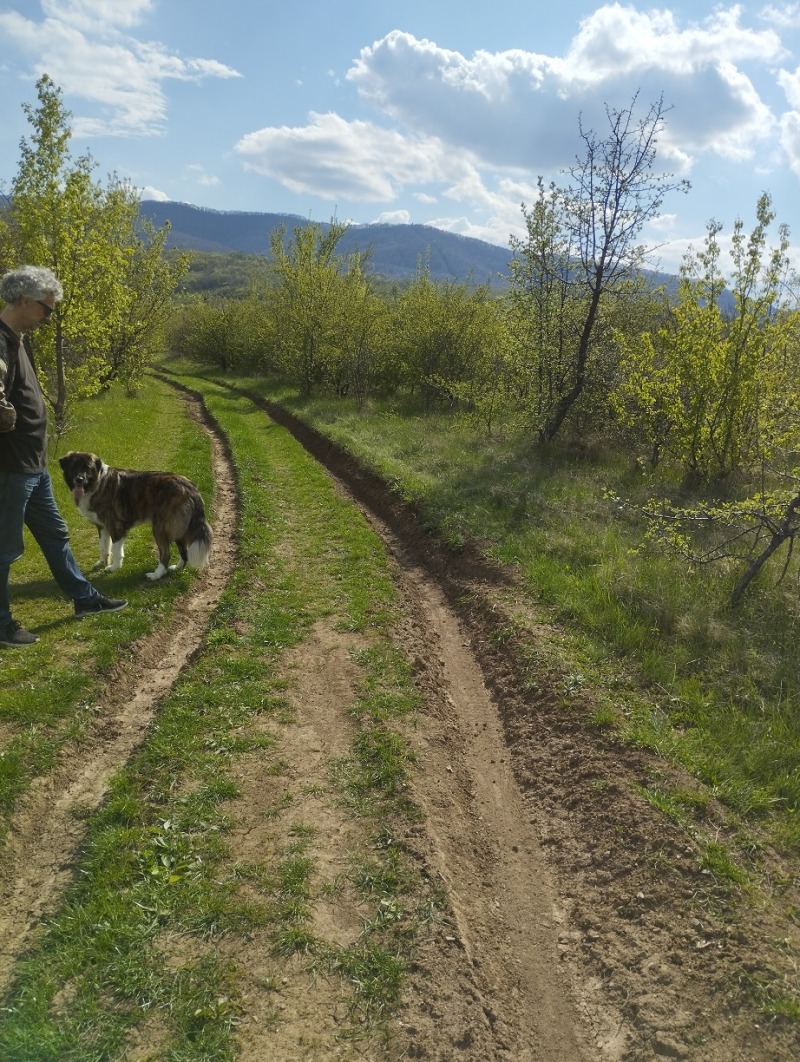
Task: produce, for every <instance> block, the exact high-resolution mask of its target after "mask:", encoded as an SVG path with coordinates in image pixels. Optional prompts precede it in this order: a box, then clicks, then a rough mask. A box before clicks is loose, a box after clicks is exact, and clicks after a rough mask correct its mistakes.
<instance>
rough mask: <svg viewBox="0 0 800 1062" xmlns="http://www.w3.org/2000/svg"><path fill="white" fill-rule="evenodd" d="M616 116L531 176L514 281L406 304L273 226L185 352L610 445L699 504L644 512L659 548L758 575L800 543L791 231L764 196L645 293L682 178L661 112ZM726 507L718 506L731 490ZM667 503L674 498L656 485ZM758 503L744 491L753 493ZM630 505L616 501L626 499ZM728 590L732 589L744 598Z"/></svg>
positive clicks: (328, 249) (358, 269)
mask: <svg viewBox="0 0 800 1062" xmlns="http://www.w3.org/2000/svg"><path fill="white" fill-rule="evenodd" d="M637 110H638V100H637V99H636V98H634V100H633V101H632V103H631V106H630V107H629V108H627V109H623V110H612V109H610V108H607V110H606V117H607V127H606V128H605V129H604V130H602V131H597V130H586V129H584V128H583V127H581V130H580V132H581V139H582V144H583V150H582V155H581V157H579V158H578V159H576V162H575V164H574V165H573V166H572V167H571V168H570V169H569V170H568V171H567V173H566V177H567V181H566V183H565V184H564V185H563V186H559V185H556V184H550V185H549V186H548V185H545V183H544V182H543V181H542V180H541V179H540V181H539V186H538V194H537V196H536V198H535V201H534V202H533V203H532V204H530V205H528V204H522V212H523V216H524V220H525V230H526V235H525V236H524V237H523V238H512V239H511V241H510V256H509V273H508V277H507V282H508V283H507V288H506V289H505V290H504V291H503V292H502V293H501V294H498V293H497V292H496V291H490V290H488V289H487V288H485V287H474V286H470V285H467V284H454V283H435V282H433V281H432V280H431V277H430V274H429V271H428V269H427V267H426V263H425V262H424V260H423V261H420V264H419V268H418V273H417V276H416V279H415V280H414V281H413V282H411V283H410V284H408V285H407V286H405V287H403V288H401V289H400V290H396V291H393V292H387V291H386V290H385V289H383V290H382V289H381V287H380V285H379V283H378V282H377V278H373V277H371V276H370V274H369V270H368V259H369V256H368V252H365V253H364V254H363V255H358V256H355V257H346V256H343V255H341V254H340V253H339V252H338V249H337V248H338V244H339V242H340V241H341V238H342V236H343V235H344V233H345V232H346V227H345V226H344V225H342V224H339V223H337V222H333V223H332V224H331V225H330V226H314V225H311V226H307V227H303V228H298V229H296V230H294V232H293V233H291V234H289V233H287V232H286V231H281V232H278V233H276V234H275V235H274V236H273V238H272V241H271V245H270V248H269V251H270V253H269V256H268V257H266V258H265V260H264V265H263V282H261V283H259V284H258V285H257V290H256V287H255V286H254V289H253V290H252V291H251V292H250V294H249V295H248V296H247V297H246V298H244V299H242V300H236V301H232V300H224V299H223V300H219V301H218V302H215V301H213V299H204V300H200V301H199V302H193V303H192V304H191V306H190V307H189V308H188V309H187V316H186V318H185V319H183V318H182V316H181V314H180V312H179V313H178V315H177V318H176V332H175V337H176V345H177V347H178V348H179V350H180V351H181V352H182V353H184V354H187V355H190V356H192V357H193V358H195V359H198V360H200V361H202V362H206V363H210V364H214V365H216V366H218V367H219V368H221V369H223V370H232V371H236V372H241V371H247V372H258V373H262V374H273V375H276V376H279V377H280V378H281V379H282V380H283V381H285V382H286V383H287V384H289V385H290V386H292V387H294V388H296V389H297V391H298V393H299V394H300V395H302V396H311V395H315V394H317V395H319V394H329V395H335V396H340V397H343V396H349V397H350V398H352V399H355V400H356V402H357V404H359V405H363V403H365V402H366V401H367V400H369V399H370V398H380V397H386V396H391V395H395V396H397V395H404V396H405V397H406V398H410V399H413V400H415V401H416V402H417V403H418V406H419V408H420V410H421V411H422V412H423V413H424V411H425V410H426V409H431V408H437V409H441V408H442V407H444V408H448V409H452V410H453V412H454V414H456V415H460V416H464V417H469V418H471V419H472V421H473V422H474V423H475V425H476V426H478V427H479V429H480V430H481V431H483V432H486V433H489V434H490V433H493V432H498V431H503V432H506V433H514V434H516V435H518V436H519V438H520V440H521V444H523V445H528V446H530V447H537V446H538V447H548V446H550V445H551V444H553V442H554V441H555V440H556V439H568V438H569V437H571V436H572V437H574V436H579V437H580V438H581V439H587V438H592V437H594V438H602V439H603V440H604V441H609V440H611V441H612V442H613V441H616V444H617V445H618V446H619V447H622V448H624V450H625V451H626V452H629V453H631V454H632V455H633V456H634V457H635V459H636V461H637V462H638V463H639V465H640V467H641V468H642V469H643V470H646V472H647V474H650V475H653V476H655V477H656V478H654V481H653V482H654V484H655V483H657V482H658V479H657V470H659V469H662V470H663V472H664V475H665V476H667V475H668V476H669V477H670V481H671V482H673V483H674V481H675V479H676V477H678V478H679V479H682V480H683V482H684V484H686V485H689V486H691V487H692V489H693V490H694V491H695V494H696V497H699V498H701V499H702V503H699V502H693V503H692V504H689V505H687V506H684V507H680V506H677V505H673V504H671V503H669V502H668V501H667V500H666V499H665V496H664V494H662V495H661V496H659V494H658V493H656V496H655V497H654V499H653V502H652V504H651V505H649V506H646V507H645V508H644V509H642V508H641V507H640V512H643V513H644V515H645V516H646V518H647V520H648V522H649V525H650V536H651V537H652V538H654V539H657V540H658V541H659V542H660V543H662V544H663V545H666V546H668V547H669V548H671V549H677V550H679V551H681V552H682V553H684V554H685V555H686V556H687V558H688V559H689V560H690V561H691V562H693V563H701V562H705V561H710V560H712V559H715V558H717V557H730V556H735V557H738V558H740V559H741V560H742V561H743V562H744V563H745V565H746V572H749V573H750V575H749V576H747V577H746V578H745V577H744V576H743V578H744V579H745V582H744V585H746V582H747V579H749V578H750V577H752V574H754V573H755V571H757V570H758V568H759V567H760V565H761V564H763V563H764V560H765V559H766V557H765V556H764V553H765V550H767V549H768V550H769V551H770V552H769V554H768V555H771V553H772V552H775V550H776V549H777V548H778V547H779V546H780V545H782V544H783V543H784V542H786V543H788V544H789V546H791V545H792V543H793V539H794V535H795V533H796V532H797V531H800V520H798V518H797V516H796V513H797V510H798V507H800V502H799V501H798V485H800V480H799V479H797V478H796V475H797V459H798V455H800V433H799V432H798V429H799V428H800V420H799V418H798V413H797V410H798V390H799V384H800V343H798V340H799V339H800V316H798V312H797V303H796V290H797V285H796V283H795V278H794V276H793V274H792V270H791V269H790V264H789V259H788V248H789V234H788V232H787V230H786V229H785V227H783V226H779V227H778V228H777V233H776V236H775V237H771V227H772V226H773V224H774V222H775V217H774V212H773V210H772V204H771V200H770V197H769V195H768V194H766V193H765V194H763V195H762V196H761V198H760V199H759V201H758V203H757V204H756V208H755V224H754V226H753V228H752V229H751V230H750V231H749V232H748V231H747V230H746V227H745V223H744V222H743V221H742V220H741V219H737V220H736V221H735V223H734V225H733V231H732V232H731V233H730V235H729V238H728V240H727V243H728V245H729V252H728V253H727V255H726V254H723V246H724V242H725V241H724V233H723V228H722V225H721V224H720V223H719V222H717V221H714V220H712V221H710V222H709V224H708V229H707V235H706V239H705V242H704V245H703V246H702V247H701V248H698V249H695V250H693V251H691V252H690V253H689V254H688V255H687V256H686V258H685V260H684V263H683V267H682V270H681V274H680V277H679V280H678V285H677V291H672V292H666V291H664V290H660V289H657V288H655V287H654V286H653V284H652V283H651V282H650V281H649V280H648V274H647V272H646V263H647V260H648V248H646V247H645V246H643V245H642V243H641V236H642V232H643V229H644V227H645V225H646V224H647V223H648V222H649V221H651V220H652V219H653V218H654V217H656V216H657V214H658V213H659V211H660V209H661V206H662V203H663V200H664V197H665V196H666V195H668V194H671V193H676V192H686V191H688V185H687V184H686V183H685V182H683V181H679V180H675V179H673V177H672V175H670V174H665V173H660V172H658V171H657V169H656V167H655V162H656V146H657V141H658V136H659V133H660V131H661V129H662V127H663V124H664V120H665V108H664V105H663V101H662V100H659V101H658V102H656V103H655V104H653V105H651V106H650V107H649V109H647V110H646V112H645V113H644V114H643V115H642V116H641V117H639V116H637ZM734 481H735V482H736V483H737V484H740V485H742V484H743V485H744V487H745V490H744V494H743V493H742V491H741V490H738V493H737V494H736V500H735V501H724V500H723V501H721V502H720V501H718V500H717V495H718V494H720V495H728V494H730V492H731V484H732V483H733V482H734ZM664 493H666V492H664ZM745 495H746V497H745ZM619 503H620V504H622V505H624V504H625V501H624V499H619ZM744 585H740V586H739V587H737V591H736V593H735V594H734V598H735V599H738V596H740V595H741V592H743V589H744Z"/></svg>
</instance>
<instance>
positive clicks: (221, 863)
mask: <svg viewBox="0 0 800 1062" xmlns="http://www.w3.org/2000/svg"><path fill="white" fill-rule="evenodd" d="M192 382H193V384H194V385H196V386H197V387H198V388H201V389H202V390H203V392H204V394H205V400H206V402H207V405H208V407H209V409H210V411H211V412H212V414H213V415H214V417H215V418H216V420H217V421H218V422H219V423H220V424H222V425H223V426H224V429H225V431H226V433H227V437H228V440H229V443H230V446H231V450H232V453H233V458H234V463H235V469H236V476H237V480H238V485H239V490H240V498H241V527H240V543H239V556H238V563H237V566H236V569H235V572H234V575H233V578H232V581H231V583H230V585H229V587H228V588H227V590H226V592H225V593H224V595H223V597H222V599H221V601H220V604H219V606H218V608H217V610H216V611H215V613H214V615H213V617H212V619H211V624H210V627H209V631H208V634H207V637H206V641H205V645H204V649H203V652H202V654H200V655H199V656H198V658H197V660H196V661H194V662H193V664H192V666H190V667H188V668H187V669H185V670H184V672H183V673H182V675H181V677H180V679H179V681H178V682H177V684H176V686H175V687H174V689H173V691H172V693H171V694H170V696H169V697H167V698H166V699H165V700H164V702H163V703H162V705H161V706H160V710H159V712H158V714H157V717H156V719H155V720H154V722H153V725H152V727H151V730H150V733H149V734H148V737H147V740H146V741H145V743H144V745H143V746H142V747H141V749H140V750H139V752H138V753H137V754H136V755H135V756H134V758H133V759H132V760H131V761H130V762H129V763H128V764H127V765H126V766H125V767H124V768H123V769H122V770H120V772H119V773H118V774H117V775H116V776H115V777H114V779H113V782H112V786H111V792H110V795H109V798H108V800H107V802H106V805H105V806H104V808H103V809H102V811H101V812H99V813H98V814H95V815H92V816H90V818H89V821H88V822H87V835H86V841H85V846H84V851H83V853H82V856H81V860H80V864H79V868H78V874H77V875H76V880H75V884H74V886H73V887H72V888H71V889H70V891H69V893H68V895H67V897H66V899H65V903H64V906H63V908H62V910H61V911H60V912H59V913H58V914H57V916H56V917H55V918H54V919H53V920H52V921H51V922H50V923H49V925H48V927H47V932H46V935H45V937H44V939H43V940H42V941H41V942H40V944H39V945H38V946H37V947H36V948H35V949H34V950H33V951H32V952H31V953H30V954H29V955H28V956H26V957H25V959H24V960H23V961H21V962H20V963H19V964H18V973H17V978H16V980H15V982H14V985H13V987H12V989H11V991H10V993H9V995H8V996H7V998H6V999H5V1001H4V1004H3V1009H2V1012H1V1016H0V1055H2V1057H3V1058H4V1059H9V1060H12V1059H13V1060H33V1059H35V1060H36V1062H42V1060H46V1059H54V1060H55V1059H58V1060H64V1059H80V1060H82V1062H83V1060H87V1059H94V1058H97V1059H100V1058H112V1057H128V1056H129V1055H130V1054H131V1052H133V1053H134V1054H136V1057H152V1058H156V1057H157V1058H159V1059H164V1060H167V1059H176V1060H177V1059H188V1058H197V1059H200V1058H214V1059H215V1060H223V1059H226V1058H234V1057H236V1055H237V1038H238V1037H240V1036H246V1037H247V1039H248V1042H249V1047H250V1050H251V1051H252V1052H255V1054H254V1055H253V1057H256V1056H258V1044H259V1042H263V1055H261V1056H259V1057H265V1058H266V1057H297V1058H302V1057H308V1058H314V1057H327V1055H326V1054H325V1052H326V1051H332V1050H333V1046H332V1045H339V1048H340V1047H341V1044H342V1041H343V1040H347V1039H348V1038H353V1039H356V1040H358V1041H359V1047H358V1048H357V1049H355V1053H356V1054H357V1055H358V1056H359V1057H361V1053H362V1052H363V1053H366V1054H367V1055H369V1054H370V1051H374V1050H377V1049H378V1048H379V1046H380V1044H381V1043H382V1042H383V1040H384V1038H385V1036H386V1035H387V1034H386V1025H385V1018H386V1017H387V1015H388V1014H389V1013H390V1012H391V1007H392V1005H393V1003H394V1001H395V999H396V998H397V994H398V992H399V988H400V984H401V980H402V976H403V972H404V968H405V964H406V961H407V956H408V954H409V949H410V948H411V946H412V943H413V940H414V938H415V936H416V934H417V933H418V932H419V931H420V929H421V928H422V927H424V926H425V925H426V924H427V923H428V922H430V921H431V920H432V919H434V918H435V917H436V916H437V912H438V910H439V907H440V903H441V898H440V896H439V895H438V893H437V891H436V890H435V889H433V888H432V887H431V886H430V884H429V883H428V882H426V881H425V880H423V879H422V878H420V875H419V872H418V870H417V869H416V867H415V865H414V863H413V860H412V859H411V858H410V856H409V855H408V853H407V851H406V849H405V847H404V844H403V842H402V837H403V833H404V830H406V829H407V827H408V824H409V822H411V821H413V820H414V818H415V815H416V811H415V809H414V808H413V807H412V806H410V805H409V804H408V801H407V798H406V796H405V793H406V786H405V784H404V781H405V778H406V772H407V771H408V769H409V766H410V759H411V757H410V753H409V750H408V746H407V744H406V742H405V740H404V737H403V729H404V727H405V726H407V725H408V724H409V721H410V720H411V719H412V718H413V714H414V712H415V709H416V693H415V691H414V688H413V684H412V682H411V675H410V672H409V669H408V666H407V663H406V662H405V660H404V658H403V657H402V655H401V654H400V653H399V652H398V650H397V648H396V646H395V645H394V642H393V640H392V624H393V621H394V618H395V608H396V602H395V597H394V589H393V585H392V582H391V579H390V575H389V571H388V566H387V561H386V558H385V555H384V552H383V550H382V547H381V545H380V543H379V541H378V539H377V538H376V537H375V535H374V534H373V533H372V532H371V531H370V529H369V528H368V526H367V525H366V524H365V522H364V521H363V518H362V517H361V515H360V514H359V513H358V511H357V510H356V509H354V507H353V506H352V505H350V504H349V503H347V502H346V501H345V500H344V499H342V498H341V497H339V496H338V495H337V493H336V491H335V490H334V488H333V486H332V484H331V483H330V481H329V479H328V478H327V476H326V475H325V474H324V472H323V471H322V470H321V469H320V468H319V467H318V466H317V465H316V464H315V462H314V461H313V460H312V459H311V458H309V457H308V456H307V455H306V454H305V453H304V451H302V449H301V448H300V447H299V446H298V445H297V444H296V443H295V442H294V441H293V440H292V439H291V438H290V437H289V436H288V434H287V433H286V432H284V431H282V430H281V429H278V428H277V427H275V426H274V425H271V424H270V422H269V421H268V420H267V419H266V418H265V417H264V416H263V415H261V414H254V411H253V408H252V405H251V404H250V403H249V402H247V401H245V400H241V399H238V398H237V397H236V396H233V395H231V394H230V393H229V392H226V391H224V390H223V389H221V388H218V387H216V386H214V385H213V384H207V383H203V382H202V381H196V380H195V381H192ZM151 386H152V388H153V393H155V394H158V395H159V396H161V399H160V400H163V401H165V402H169V401H170V399H169V397H168V396H167V397H166V398H165V397H164V395H165V394H166V392H165V391H164V390H163V388H162V387H161V386H159V385H155V384H153V385H151ZM87 408H89V407H87ZM109 408H111V407H109ZM136 409H137V412H138V404H137V406H136ZM117 417H118V413H116V412H115V413H114V418H117ZM94 427H95V428H96V430H97V438H98V439H100V440H101V441H102V430H101V416H100V413H98V415H97V420H96V422H95V423H94ZM108 430H109V431H110V430H111V429H110V426H109V428H108ZM138 430H139V429H138V428H136V427H134V426H133V425H132V427H131V434H135V433H136V432H137V431H138ZM177 431H178V433H179V434H180V433H182V432H184V431H187V432H189V433H190V434H191V435H192V436H193V435H194V430H193V429H190V428H187V427H185V426H183V425H178V427H177ZM87 434H88V433H87ZM146 434H147V435H150V434H152V428H150V429H147V431H146ZM80 437H81V439H82V440H83V439H85V438H86V434H84V433H81V434H80ZM87 445H88V443H87ZM142 445H145V443H144V442H143V443H142ZM130 446H131V449H130V451H129V453H130V455H131V457H130V460H131V462H133V458H134V457H135V456H137V454H136V451H135V447H134V446H133V443H131V444H130ZM97 449H99V450H102V447H101V446H100V445H99V444H98V446H97ZM203 452H204V453H205V454H206V456H207V450H204V451H203ZM138 456H139V457H142V453H139V454H138ZM120 463H122V462H120ZM137 463H140V462H137ZM145 463H147V464H152V463H153V462H152V461H151V460H150V459H149V457H147V458H145ZM158 463H159V465H161V466H162V467H163V466H164V465H165V464H166V463H167V461H166V460H165V459H164V458H163V457H162V458H161V459H160V460H159V462H158ZM170 463H172V462H170ZM205 474H206V478H207V474H208V473H207V469H206V472H205ZM201 478H202V477H201ZM77 545H78V546H79V548H80V544H79V543H78V544H77ZM129 558H130V561H128V560H127V559H126V569H123V573H120V574H119V575H118V576H115V577H114V578H113V580H110V581H111V582H112V583H113V589H114V590H118V591H122V590H123V589H124V591H125V592H126V593H130V596H131V608H130V609H129V610H128V612H126V613H123V614H122V615H123V616H125V617H128V616H130V617H131V618H130V619H129V620H128V622H129V623H131V624H132V625H133V626H131V627H130V628H129V629H128V633H127V637H128V638H130V637H131V636H133V635H134V633H135V632H136V631H137V630H139V629H144V628H145V627H146V626H147V625H148V624H151V623H154V622H158V618H159V616H158V613H157V612H154V610H153V604H154V602H155V597H154V596H151V597H150V599H149V600H148V604H149V606H150V607H149V608H147V609H146V610H145V609H144V608H143V607H142V605H143V603H144V598H143V596H137V595H144V594H145V592H146V589H148V588H144V587H140V586H139V579H140V575H138V574H137V576H136V577H135V578H134V576H133V575H132V574H130V575H128V576H126V575H125V571H126V570H127V571H128V572H130V573H132V572H134V571H137V570H138V572H141V566H140V565H138V564H137V561H136V555H135V552H134V549H133V547H132V548H131V550H130V552H129ZM30 563H32V564H34V565H35V561H34V560H33V558H32V559H31V562H30ZM34 571H35V568H34ZM126 579H130V580H131V581H130V582H129V583H126V582H125V580H126ZM182 585H184V584H182V583H181V582H180V580H176V581H175V582H174V583H173V582H165V583H164V584H163V586H164V590H163V593H164V594H165V598H164V600H165V601H166V602H171V607H175V606H176V605H177V603H178V601H179V596H176V595H179V594H180V591H181V588H182ZM158 586H159V587H161V586H162V584H158ZM137 606H138V607H137ZM165 607H166V606H165ZM140 612H142V613H143V615H141V616H140V615H139V613H140ZM145 617H147V618H145ZM122 630H123V629H122V628H117V631H118V633H117V637H118V638H122V637H123V635H122V634H121V633H120V632H121V631H122ZM322 634H324V635H325V638H326V642H325V644H326V646H327V647H328V648H329V649H330V650H331V652H333V651H335V652H336V653H338V654H339V657H340V658H341V659H342V661H344V662H345V663H346V670H347V673H348V675H349V676H350V681H351V687H352V688H351V689H350V695H349V696H347V697H344V698H343V703H342V716H341V719H340V720H338V723H339V724H341V725H340V726H338V727H337V728H336V729H340V730H341V732H342V733H343V734H345V735H346V740H345V741H344V743H343V744H342V745H341V747H332V748H331V749H330V751H326V750H323V751H320V752H319V753H317V754H315V755H312V754H311V753H310V752H309V745H311V744H313V745H314V747H315V748H316V747H317V745H318V744H321V743H319V742H317V743H315V742H314V741H312V740H311V739H310V738H309V734H312V735H313V734H318V733H319V732H320V731H323V732H325V733H326V734H327V729H331V730H332V729H334V728H330V727H329V728H327V729H326V724H325V723H324V721H323V722H320V721H319V720H318V719H317V718H316V713H315V711H314V703H313V690H311V691H309V690H308V689H305V687H304V686H303V683H304V682H306V681H309V676H308V675H306V673H305V669H304V668H303V666H302V661H303V659H304V657H305V656H306V655H307V654H308V653H309V652H311V649H310V646H311V645H312V644H313V643H314V639H315V638H320V637H321V636H322ZM64 637H65V635H64V633H63V631H62V629H61V628H58V629H57V631H55V632H54V633H53V635H52V639H51V640H52V645H51V646H50V648H49V652H51V653H52V654H53V657H56V656H58V654H59V653H60V652H61V651H62V643H63V639H64ZM82 637H83V638H84V639H85V640H86V645H85V653H84V657H83V659H82V664H81V666H82V670H84V672H86V671H88V672H89V674H94V675H95V676H96V677H97V679H98V680H99V679H100V677H101V675H102V667H103V665H102V663H101V662H100V661H101V656H102V657H104V658H105V657H106V656H108V655H109V654H110V653H112V652H113V651H117V652H119V651H120V650H121V649H122V648H123V647H124V644H125V642H124V641H119V642H117V643H116V644H115V645H113V644H109V645H105V646H104V647H103V646H101V645H100V641H101V640H102V639H106V638H108V637H110V635H109V634H107V633H106V632H104V630H103V631H101V630H100V629H98V627H92V628H86V629H85V630H84V633H83V635H82ZM37 648H38V647H37ZM101 648H103V652H102V653H101V651H100V650H101ZM16 666H17V667H18V668H20V669H21V670H20V672H19V674H20V680H21V681H24V678H23V676H24V674H25V670H24V669H25V668H26V667H27V668H28V669H30V670H29V671H28V673H27V674H28V675H29V676H32V675H34V674H35V673H36V672H35V670H34V669H42V668H43V661H42V660H41V659H35V658H33V657H27V658H25V660H20V662H19V663H18V664H17V665H16ZM67 715H68V713H64V716H65V717H66V716H67ZM34 725H38V721H37V720H36V719H35V718H34ZM315 728H316V729H315ZM40 769H42V770H43V769H45V767H44V766H42V767H41V768H40ZM336 836H343V837H344V838H345V839H346V845H345V848H344V849H342V847H341V846H339V847H335V848H332V847H331V838H332V837H336ZM345 849H346V852H347V858H346V860H344V861H343V859H342V855H341V853H342V851H343V850H345ZM343 912H344V913H343ZM345 915H346V916H347V917H345ZM320 996H322V997H324V1005H323V1004H320V1005H319V1006H316V1003H315V1001H317V1000H319V998H320ZM246 999H247V1000H249V1003H248V1004H247V1006H246V1005H245V1000H246ZM315 1006H316V1009H314V1007H315ZM287 1008H289V1009H291V1010H292V1011H296V1012H297V1015H299V1017H296V1019H295V1021H294V1022H293V1027H294V1028H297V1027H300V1028H301V1029H302V1028H303V1027H305V1032H304V1033H303V1034H302V1036H301V1042H299V1043H293V1044H292V1045H291V1047H289V1048H287V1047H286V1046H285V1045H284V1047H283V1048H282V1047H281V1046H280V1045H281V1039H280V1037H281V1035H282V1028H283V1022H282V1014H284V1013H285V1011H286V1009H287ZM254 1010H255V1011H256V1012H257V1014H256V1015H255V1016H254V1014H253V1011H254ZM245 1011H247V1012H248V1017H247V1022H248V1024H247V1026H246V1028H244V1029H242V1028H241V1027H240V1026H241V1023H242V1021H243V1020H244V1019H243V1015H244V1013H245ZM304 1018H305V1021H304ZM259 1037H261V1038H263V1041H260V1040H259ZM370 1045H372V1046H370ZM282 1051H283V1054H282V1053H281V1052H282ZM137 1052H138V1054H137ZM337 1057H338V1055H337Z"/></svg>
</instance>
